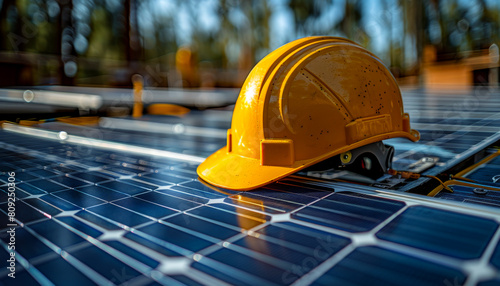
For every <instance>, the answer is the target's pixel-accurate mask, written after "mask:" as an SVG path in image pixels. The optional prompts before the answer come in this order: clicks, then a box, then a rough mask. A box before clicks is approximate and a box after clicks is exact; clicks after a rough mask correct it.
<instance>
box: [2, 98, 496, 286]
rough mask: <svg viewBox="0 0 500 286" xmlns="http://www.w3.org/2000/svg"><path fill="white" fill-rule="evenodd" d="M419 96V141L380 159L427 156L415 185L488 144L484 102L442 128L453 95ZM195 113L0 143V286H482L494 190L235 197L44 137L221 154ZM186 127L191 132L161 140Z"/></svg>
mask: <svg viewBox="0 0 500 286" xmlns="http://www.w3.org/2000/svg"><path fill="white" fill-rule="evenodd" d="M422 95H423V93H422V92H409V93H407V94H406V95H405V98H404V99H405V104H406V107H405V108H406V109H407V110H408V111H409V112H410V113H413V114H411V116H412V117H411V118H412V119H413V120H414V122H413V123H414V124H415V125H416V126H415V127H416V128H417V129H419V130H420V131H421V133H422V141H421V142H419V143H408V142H406V141H402V140H400V139H391V140H388V141H387V143H389V144H392V145H394V146H395V148H396V158H395V167H396V168H400V169H403V168H404V167H405V166H407V165H408V164H410V163H412V162H415V161H417V160H418V159H420V158H422V157H424V156H433V157H438V158H439V159H440V163H439V164H438V165H436V166H435V167H433V168H431V169H429V170H428V171H427V172H428V173H429V174H432V173H433V172H434V171H436V170H437V169H439V168H443V167H446V165H447V164H452V162H453V160H456V159H457V157H460V155H461V154H466V153H467V152H469V151H470V149H471V146H478V144H481V143H482V142H483V141H485V140H491V138H495V136H497V137H498V131H497V130H496V129H497V128H498V126H500V124H499V123H500V117H499V116H498V115H496V110H498V109H495V106H498V105H499V100H498V99H496V98H498V97H495V98H490V99H488V101H487V102H483V103H481V102H480V105H479V107H477V108H475V109H474V110H469V111H462V114H461V116H462V117H464V116H465V118H461V119H460V120H458V119H456V118H455V117H453V116H454V115H453V116H451V115H450V116H451V117H446V116H443V108H444V106H446V104H448V103H450V102H460V101H461V100H465V99H466V98H467V97H466V96H465V95H464V96H462V97H461V96H455V97H453V96H451V95H448V94H444V95H433V97H432V98H434V99H435V100H433V101H430V100H429V101H425V100H421V98H422ZM427 96H430V95H427ZM208 112H209V113H204V112H196V111H194V112H192V114H191V115H188V116H187V117H185V118H184V119H182V120H180V119H179V118H174V117H155V116H149V117H143V118H142V119H140V120H138V121H143V122H155V123H161V124H171V125H172V126H174V127H173V128H171V132H166V133H161V132H160V131H161V130H160V131H158V130H156V131H153V130H145V131H144V132H139V131H125V130H123V129H120V128H122V127H120V128H113V125H111V124H110V123H109V122H108V123H107V124H105V125H104V126H103V125H101V126H84V127H82V126H70V125H66V124H62V123H45V124H42V125H41V126H40V127H38V128H34V129H33V130H37V131H40V132H41V133H36V132H35V133H32V132H31V131H30V132H31V133H30V132H25V129H19V130H17V129H16V130H17V131H16V130H9V129H6V130H0V171H1V172H2V175H1V176H0V182H1V183H0V190H1V191H0V201H1V202H2V203H0V210H1V211H0V226H1V228H2V230H1V231H0V245H1V246H2V247H1V248H2V249H0V266H1V267H0V277H1V278H0V283H3V284H5V285H36V284H42V285H50V284H51V283H52V284H55V285H68V284H69V283H72V284H78V285H91V284H99V285H113V284H116V285H223V284H224V283H225V284H234V285H256V284H258V283H259V284H262V285H291V284H293V285H309V284H313V285H402V284H404V285H463V284H464V283H466V284H467V285H476V284H477V285H497V284H498V281H499V280H500V246H499V245H500V244H499V239H500V231H499V229H498V226H499V222H500V214H499V212H498V208H494V207H495V206H496V205H498V202H499V200H498V196H497V194H496V193H495V191H490V193H488V199H487V200H489V202H490V203H489V204H485V203H484V202H485V199H484V198H483V197H484V196H483V197H480V198H479V199H478V201H479V203H478V202H476V201H473V202H472V203H474V204H470V203H467V201H465V200H464V197H463V194H462V193H461V192H462V191H463V192H466V191H467V190H465V189H463V188H465V187H459V186H456V187H454V189H455V193H453V194H448V196H449V199H448V200H444V199H445V197H441V198H442V199H436V198H426V197H423V196H419V195H409V194H404V193H401V192H394V191H384V190H378V189H377V188H374V187H368V186H362V185H356V184H349V183H339V182H333V181H325V180H316V179H314V180H312V179H309V178H305V177H298V176H293V177H291V178H286V179H284V180H281V181H279V182H276V183H273V184H270V185H267V186H265V187H262V188H259V189H257V190H255V191H251V192H235V191H230V190H225V189H218V188H213V187H210V186H208V185H206V184H204V183H202V182H200V181H199V180H198V177H197V175H196V167H197V165H198V163H197V162H195V160H193V158H191V157H185V158H182V156H181V157H180V159H179V158H172V157H168V155H165V154H163V155H162V154H160V153H158V154H154V153H153V154H150V153H148V152H144V153H143V154H139V153H137V152H136V153H133V152H128V151H126V150H123V149H120V148H118V147H117V148H115V149H113V145H112V144H111V145H110V146H111V148H108V147H107V146H100V147H99V146H97V145H95V144H93V143H92V142H94V141H92V142H90V141H89V142H88V144H85V142H80V143H75V142H71V141H69V140H54V139H51V136H54V137H53V138H56V139H57V138H58V137H57V136H58V134H59V131H65V132H67V133H68V134H70V136H71V135H75V136H81V137H85V138H89V139H92V140H97V141H99V142H101V143H102V142H107V143H112V142H117V143H121V144H127V145H129V146H137V147H141V148H144V149H141V150H146V149H147V150H159V151H171V152H175V153H176V154H181V155H186V156H187V155H190V156H198V158H203V157H206V156H208V155H210V154H211V153H212V152H214V151H215V150H217V149H218V148H220V147H221V146H223V145H224V144H225V138H224V137H223V136H220V134H224V133H223V132H225V131H224V129H227V128H228V127H229V126H230V123H229V122H230V121H229V120H230V113H228V112H227V111H220V115H216V114H217V113H214V112H215V111H208ZM467 112H468V113H467ZM481 113H482V114H481ZM204 114H205V115H206V117H205V116H204ZM415 114H418V115H419V116H415ZM464 114H467V115H464ZM205 118H209V119H210V120H205ZM119 120H122V121H124V122H125V123H126V122H127V121H133V120H132V119H130V118H120V119H119ZM113 122H114V123H113V124H115V125H116V124H118V123H119V122H120V121H113ZM178 124H181V125H178ZM120 126H121V125H120ZM175 126H177V127H179V128H177V129H176V128H175ZM190 127H197V128H205V129H192V128H191V129H192V130H194V131H193V133H192V134H191V135H185V134H183V133H182V132H177V131H179V130H181V131H186V130H188V129H189V128H190ZM183 128H184V129H183ZM165 129H166V130H167V131H168V130H170V129H169V128H165ZM30 130H32V129H30ZM33 130H32V131H33ZM175 130H177V131H175ZM200 130H205V131H207V130H208V131H207V132H205V133H204V132H201V131H200ZM217 130H218V131H217ZM42 131H43V132H45V133H43V132H42ZM46 131H48V132H46ZM209 131H214V132H212V133H210V132H209ZM220 131H222V132H220ZM176 132H177V133H176ZM197 132H198V133H197ZM210 134H215V135H213V136H212V135H210ZM44 136H45V137H44ZM91 143H92V144H91ZM120 146H121V145H120ZM186 158H187V159H186ZM190 158H191V159H190ZM497 165H498V162H497V161H493V162H492V163H491V164H490V165H489V166H490V167H491V170H490V169H487V174H486V175H484V173H481V174H482V175H481V176H490V174H495V172H497V171H498V167H497ZM490 167H488V168H490ZM8 172H15V173H16V174H15V180H16V181H15V182H16V190H15V194H16V199H17V200H16V202H15V218H16V221H15V222H11V221H9V220H8V219H9V216H8V213H9V209H8V205H7V199H8V195H9V191H8V185H7V183H8V178H9V175H8ZM436 172H437V171H436ZM478 176H479V175H478ZM478 178H479V177H478ZM443 194H445V193H443ZM443 194H441V195H438V197H440V196H442V195H443ZM477 196H481V195H477ZM452 200H456V201H460V202H462V201H465V202H466V204H463V205H462V206H464V207H460V206H461V205H460V204H454V203H453V202H451V201H452ZM485 205H488V206H487V207H485ZM11 223H15V224H16V225H17V226H16V227H14V228H15V245H16V248H15V255H16V256H15V257H16V269H15V270H16V273H15V276H16V278H15V280H13V279H12V278H10V277H9V276H7V274H8V273H10V271H9V270H8V268H7V267H8V266H9V262H8V261H7V259H9V256H10V250H9V248H8V246H9V242H10V235H9V233H8V232H7V231H8V230H10V228H11V227H10V226H9V227H7V226H8V224H11ZM69 281H71V282H69ZM14 282H15V283H14ZM13 283H14V284H13Z"/></svg>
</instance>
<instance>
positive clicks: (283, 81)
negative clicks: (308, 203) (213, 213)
mask: <svg viewBox="0 0 500 286" xmlns="http://www.w3.org/2000/svg"><path fill="white" fill-rule="evenodd" d="M393 137H405V138H408V139H410V140H412V141H417V140H418V139H419V138H420V135H419V133H418V132H417V131H415V130H413V129H410V122H409V116H408V114H407V113H404V111H403V102H402V98H401V92H400V90H399V87H398V85H397V83H396V80H395V79H394V77H393V76H392V74H391V73H390V72H389V71H388V70H387V68H386V67H385V66H384V64H383V63H382V62H381V61H380V59H378V58H377V57H376V56H375V55H373V54H372V53H370V52H369V51H367V50H366V49H364V48H363V47H361V46H359V45H357V44H356V43H354V42H352V41H349V40H346V39H342V38H336V37H307V38H302V39H299V40H296V41H293V42H291V43H288V44H286V45H284V46H282V47H280V48H278V49H277V50H275V51H273V52H272V53H270V54H269V55H267V56H266V57H265V58H264V59H262V60H261V61H260V62H259V63H258V64H257V65H256V66H255V67H254V68H253V70H252V71H251V72H250V74H249V75H248V77H247V79H246V80H245V83H244V84H243V86H242V88H241V91H240V94H239V97H238V100H237V102H236V105H235V108H234V112H233V118H232V123H231V129H229V130H228V133H227V146H226V147H224V148H222V149H220V150H218V151H216V152H215V153H214V154H212V155H211V156H210V157H208V158H207V159H206V160H205V161H204V162H203V163H202V164H201V165H200V166H199V167H198V170H197V172H198V175H199V176H200V177H201V178H202V179H203V180H205V181H207V182H209V183H210V184H213V185H215V186H218V187H222V188H227V189H233V190H251V189H254V188H257V187H259V186H262V185H265V184H268V183H270V182H273V181H276V180H278V179H280V178H282V177H285V176H287V175H289V174H292V173H294V172H297V171H299V170H301V169H303V168H305V167H308V166H310V165H313V164H315V163H318V162H320V161H323V160H325V159H327V158H330V157H333V156H335V155H338V154H340V153H343V152H346V151H349V150H352V149H355V148H358V147H361V146H363V145H366V144H369V143H373V142H377V141H381V140H384V139H389V138H393Z"/></svg>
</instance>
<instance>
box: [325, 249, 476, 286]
mask: <svg viewBox="0 0 500 286" xmlns="http://www.w3.org/2000/svg"><path fill="white" fill-rule="evenodd" d="M359 269H363V275H359ZM455 278H457V281H458V282H459V285H462V284H463V283H464V282H465V279H466V277H465V275H464V274H463V273H462V272H461V271H460V270H458V269H454V268H450V267H446V266H442V265H439V264H435V263H432V262H429V261H425V260H422V259H418V258H414V257H411V256H407V255H404V254H401V253H398V252H393V251H390V250H387V249H384V248H380V247H374V246H366V247H360V248H356V249H355V250H354V251H353V252H351V253H350V254H349V255H347V257H345V258H344V259H342V260H341V261H340V262H338V263H337V264H336V265H335V266H334V267H333V268H331V269H330V270H328V271H327V272H326V273H325V274H324V275H323V276H321V277H320V278H319V279H318V280H316V281H315V283H317V284H318V285H332V284H339V285H342V284H344V285H347V284H353V285H373V284H376V285H398V284H399V283H401V282H402V281H404V283H405V285H441V284H442V283H445V284H446V281H448V282H450V283H453V281H454V280H455Z"/></svg>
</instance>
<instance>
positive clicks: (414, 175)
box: [387, 169, 453, 193]
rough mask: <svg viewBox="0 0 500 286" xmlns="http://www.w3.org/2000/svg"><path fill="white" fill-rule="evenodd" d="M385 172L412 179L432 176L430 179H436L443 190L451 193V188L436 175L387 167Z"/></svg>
mask: <svg viewBox="0 0 500 286" xmlns="http://www.w3.org/2000/svg"><path fill="white" fill-rule="evenodd" d="M387 173H388V174H389V175H393V176H395V175H400V176H401V178H403V179H414V180H416V179H418V178H420V177H427V178H432V179H435V180H437V181H438V182H439V183H440V184H441V186H443V188H444V189H445V190H447V191H449V192H450V193H453V190H452V189H451V188H450V187H448V186H447V185H445V184H444V183H443V181H441V179H439V178H438V177H436V176H431V175H421V174H418V173H413V172H408V171H397V170H393V169H389V171H387Z"/></svg>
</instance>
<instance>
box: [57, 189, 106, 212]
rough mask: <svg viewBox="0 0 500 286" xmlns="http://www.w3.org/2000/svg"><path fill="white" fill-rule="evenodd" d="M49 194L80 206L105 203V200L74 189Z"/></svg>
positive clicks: (85, 206) (86, 206)
mask: <svg viewBox="0 0 500 286" xmlns="http://www.w3.org/2000/svg"><path fill="white" fill-rule="evenodd" d="M50 195H51V196H56V197H58V198H60V199H63V200H65V201H67V202H70V203H72V204H74V205H76V206H79V207H80V208H88V207H92V206H96V205H100V204H104V203H106V201H104V200H101V199H98V198H95V197H93V196H90V195H87V194H85V193H82V192H78V191H76V190H65V191H59V192H54V193H52V194H50Z"/></svg>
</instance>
